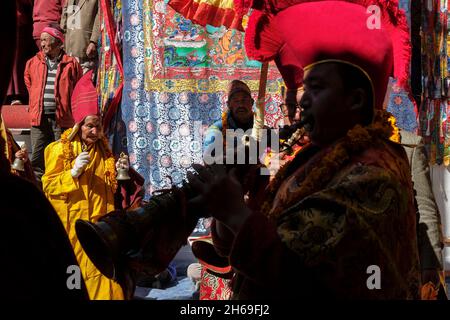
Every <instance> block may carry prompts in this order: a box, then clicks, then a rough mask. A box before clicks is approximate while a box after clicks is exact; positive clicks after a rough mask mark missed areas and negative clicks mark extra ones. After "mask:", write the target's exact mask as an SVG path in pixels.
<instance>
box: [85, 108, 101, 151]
mask: <svg viewBox="0 0 450 320" xmlns="http://www.w3.org/2000/svg"><path fill="white" fill-rule="evenodd" d="M102 134H103V129H102V123H101V121H100V117H99V116H94V115H93V116H87V117H86V119H85V120H84V124H83V125H82V126H81V140H83V142H84V143H85V144H87V145H91V144H93V143H95V142H97V140H98V139H100V137H101V136H102Z"/></svg>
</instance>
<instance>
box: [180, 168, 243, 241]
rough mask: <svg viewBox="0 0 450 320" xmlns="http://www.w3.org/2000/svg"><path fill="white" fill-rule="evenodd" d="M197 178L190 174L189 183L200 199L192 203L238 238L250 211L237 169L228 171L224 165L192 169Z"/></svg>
mask: <svg viewBox="0 0 450 320" xmlns="http://www.w3.org/2000/svg"><path fill="white" fill-rule="evenodd" d="M192 167H193V168H194V170H195V171H197V173H198V174H197V175H195V174H193V173H191V172H188V180H189V183H190V185H191V186H192V188H193V189H194V191H196V193H197V196H196V197H195V198H193V199H191V200H190V201H189V204H190V205H191V206H193V207H194V208H198V210H200V211H203V212H204V214H203V215H204V216H206V215H209V214H210V215H212V216H213V217H214V218H216V219H217V220H219V221H221V222H222V223H223V224H225V225H226V226H227V227H228V228H230V230H231V231H232V232H233V233H234V234H236V233H237V232H238V231H239V230H240V228H241V226H242V224H243V223H244V222H245V220H246V219H247V217H248V216H249V215H250V214H251V211H250V209H249V208H248V207H247V205H246V204H245V202H244V192H243V189H242V186H241V184H240V183H239V181H238V179H237V176H236V169H235V168H233V169H231V170H230V171H229V172H227V171H226V169H225V166H224V165H220V164H213V165H210V166H202V165H199V164H194V165H193V166H192Z"/></svg>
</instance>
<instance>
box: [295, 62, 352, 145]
mask: <svg viewBox="0 0 450 320" xmlns="http://www.w3.org/2000/svg"><path fill="white" fill-rule="evenodd" d="M303 79H304V90H305V91H304V93H301V92H299V93H298V95H297V98H298V100H297V101H299V104H300V106H301V107H302V108H303V112H302V120H303V121H304V122H305V123H306V124H305V129H306V130H307V131H308V136H309V138H310V140H311V142H312V143H314V144H317V145H319V146H326V145H328V144H331V143H333V142H334V141H336V140H337V139H339V138H341V137H343V136H344V135H345V134H346V133H347V131H348V130H349V129H351V128H352V127H353V126H354V125H355V124H356V123H352V122H354V120H353V119H354V117H352V116H351V114H352V112H351V111H350V107H351V97H350V96H349V95H348V94H347V93H346V90H345V88H344V83H343V81H342V78H341V76H340V74H339V72H338V68H337V66H336V65H335V64H334V63H322V64H318V65H317V66H314V67H313V68H311V69H308V70H307V71H306V72H305V74H304V78H303Z"/></svg>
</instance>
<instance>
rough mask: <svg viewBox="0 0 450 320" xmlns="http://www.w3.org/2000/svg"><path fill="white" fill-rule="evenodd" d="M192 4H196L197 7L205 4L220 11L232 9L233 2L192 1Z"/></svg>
mask: <svg viewBox="0 0 450 320" xmlns="http://www.w3.org/2000/svg"><path fill="white" fill-rule="evenodd" d="M194 2H197V3H198V4H199V5H202V4H206V5H209V6H213V7H217V8H220V9H233V7H234V1H233V0H194Z"/></svg>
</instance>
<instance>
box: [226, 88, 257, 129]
mask: <svg viewBox="0 0 450 320" xmlns="http://www.w3.org/2000/svg"><path fill="white" fill-rule="evenodd" d="M252 107H253V99H252V97H251V96H250V95H249V94H248V93H246V92H244V91H238V92H236V93H234V94H233V95H232V96H231V97H230V99H229V100H228V108H229V109H230V112H231V115H232V116H233V119H234V120H236V121H237V122H239V123H241V124H245V123H248V122H250V121H251V119H252V118H253V111H252Z"/></svg>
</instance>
